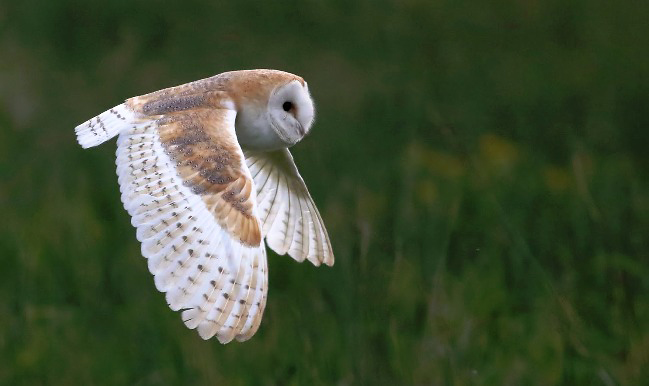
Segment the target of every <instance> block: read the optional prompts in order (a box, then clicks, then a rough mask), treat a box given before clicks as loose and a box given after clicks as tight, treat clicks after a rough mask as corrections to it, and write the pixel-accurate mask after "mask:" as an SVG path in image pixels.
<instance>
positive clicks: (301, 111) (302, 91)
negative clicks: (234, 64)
mask: <svg viewBox="0 0 649 386" xmlns="http://www.w3.org/2000/svg"><path fill="white" fill-rule="evenodd" d="M232 76H233V77H232V78H231V79H230V81H231V84H230V88H231V90H232V92H233V94H234V95H235V98H234V100H235V102H236V104H237V108H236V110H237V118H236V123H235V129H236V132H237V138H238V140H239V143H240V144H241V146H242V147H245V148H249V149H258V150H276V149H281V148H287V147H291V146H293V145H295V144H296V143H298V142H299V141H300V140H301V139H302V138H304V136H306V134H307V133H308V132H309V130H310V129H311V125H312V124H313V120H314V117H315V108H314V105H313V99H311V95H310V94H309V87H308V85H307V83H306V82H305V81H304V79H302V78H301V77H299V76H297V75H293V74H290V73H288V72H283V71H276V70H251V71H250V72H248V71H236V72H233V73H232Z"/></svg>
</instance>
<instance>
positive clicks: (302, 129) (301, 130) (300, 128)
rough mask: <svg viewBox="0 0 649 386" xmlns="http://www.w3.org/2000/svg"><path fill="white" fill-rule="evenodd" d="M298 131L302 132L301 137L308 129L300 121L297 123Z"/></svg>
mask: <svg viewBox="0 0 649 386" xmlns="http://www.w3.org/2000/svg"><path fill="white" fill-rule="evenodd" d="M297 133H298V134H300V137H304V135H305V134H306V130H304V127H303V126H302V125H301V124H300V123H298V124H297Z"/></svg>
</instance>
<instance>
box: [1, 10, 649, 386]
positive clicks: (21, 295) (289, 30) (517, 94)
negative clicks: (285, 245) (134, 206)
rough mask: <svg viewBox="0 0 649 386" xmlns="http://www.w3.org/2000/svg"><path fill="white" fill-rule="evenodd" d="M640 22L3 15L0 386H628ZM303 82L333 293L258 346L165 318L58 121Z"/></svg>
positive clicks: (277, 294) (648, 336) (238, 14)
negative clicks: (231, 86)
mask: <svg viewBox="0 0 649 386" xmlns="http://www.w3.org/2000/svg"><path fill="white" fill-rule="evenodd" d="M647 15H649V3H643V2H636V3H633V4H632V3H626V4H624V5H622V4H621V3H620V4H614V3H610V2H604V1H583V0H582V1H579V0H577V1H570V2H562V1H547V2H534V1H496V2H492V3H489V5H487V3H476V2H469V1H456V2H450V1H435V2H428V1H417V0H409V1H375V2H370V1H358V2H343V1H333V2H322V1H306V2H297V1H286V2H281V3H280V2H264V3H258V2H229V3H216V2H207V1H198V0H191V1H184V2H182V3H180V2H179V3H177V4H173V5H168V4H166V3H165V4H164V5H163V3H159V2H155V1H138V2H131V1H125V0H119V1H113V2H108V3H102V4H101V7H99V6H98V5H95V4H90V3H86V2H80V1H74V0H62V1H57V2H46V1H35V0H32V1H24V2H12V3H9V2H2V3H0V57H2V60H0V177H2V178H1V180H2V183H1V185H0V204H1V208H2V213H3V221H2V223H1V224H2V225H0V253H1V256H2V260H1V261H2V265H3V267H2V269H1V270H0V297H1V298H2V299H3V300H4V301H3V302H1V303H0V315H2V317H0V331H1V333H0V358H2V361H0V383H1V384H12V385H13V384H17V385H20V384H88V385H90V384H137V385H156V384H160V385H162V384H214V383H219V384H230V385H244V384H255V385H256V384H282V385H284V384H296V385H298V384H341V385H347V384H354V385H356V384H367V385H374V384H460V385H462V384H511V385H517V384H542V385H547V384H605V385H617V384H629V385H631V384H641V383H643V382H646V380H647V379H649V370H648V369H649V300H648V297H647V294H648V291H649V279H648V278H649V248H648V241H647V240H648V238H647V234H648V233H649V188H648V177H649V173H648V170H649V157H648V156H647V151H646V147H647V144H649V134H648V133H649V130H647V127H648V126H649V114H647V103H648V101H649V79H648V75H647V74H648V73H647V68H649V52H648V51H647V43H649V39H648V38H647V36H649V24H647V23H646V20H647ZM243 68H278V69H283V70H287V71H291V72H294V73H297V74H300V75H302V76H304V77H305V78H306V79H307V81H308V82H309V84H310V88H311V90H312V93H313V95H314V98H315V99H316V103H317V108H318V118H317V122H316V126H315V128H314V130H313V132H312V134H311V135H310V136H309V137H308V138H307V139H305V141H304V142H303V143H301V144H299V145H298V146H296V147H295V148H294V149H293V154H294V156H295V158H296V161H297V164H298V167H299V168H300V171H301V173H302V175H303V177H304V178H305V180H306V181H307V183H308V186H309V188H310V190H311V192H312V195H313V196H314V198H315V201H316V202H317V204H318V206H319V207H320V209H321V211H322V213H323V215H324V218H325V221H326V223H327V225H328V229H329V232H330V235H331V238H332V241H333V244H334V251H335V253H336V258H337V261H336V264H335V266H334V267H333V268H314V267H312V266H310V265H308V264H296V263H294V262H293V261H290V259H289V258H286V257H278V256H276V255H274V254H272V253H271V254H270V256H269V259H270V293H269V300H268V306H267V309H266V314H265V317H264V321H263V322H262V325H261V328H260V331H259V332H258V333H257V335H256V336H255V337H254V338H253V339H251V340H250V341H248V342H246V343H242V344H240V343H233V344H229V345H227V346H221V345H220V344H219V343H218V342H217V341H207V342H204V341H202V340H201V339H200V338H199V337H198V336H197V334H196V333H195V332H194V331H190V330H187V329H186V328H185V327H184V326H183V324H182V322H181V320H180V316H179V315H178V314H177V313H173V312H171V311H169V310H168V308H167V306H166V304H165V301H164V297H163V296H162V295H161V294H159V293H157V292H156V290H155V287H154V285H153V281H152V279H151V277H150V275H149V274H148V272H147V268H146V264H145V261H144V259H143V258H141V257H140V253H139V245H138V243H137V241H136V240H135V237H134V235H135V233H134V230H133V229H132V227H131V225H130V219H129V218H128V215H127V213H126V212H125V211H124V210H123V209H122V207H121V203H120V201H119V194H118V187H117V183H116V177H115V172H114V163H113V161H114V149H115V147H114V144H106V145H104V146H102V147H99V148H96V149H92V150H88V151H83V150H81V149H80V148H79V147H78V146H77V144H76V142H75V139H74V132H73V128H74V126H75V125H77V124H78V123H80V122H82V121H84V120H86V119H88V118H89V117H91V116H94V115H96V114H97V113H99V112H101V111H104V110H105V109H107V108H109V107H111V106H113V105H115V104H117V103H119V102H120V101H121V100H123V99H124V98H127V97H130V96H133V95H138V94H142V93H145V92H149V91H152V90H156V89H160V88H163V87H167V86H171V85H176V84H180V83H184V82H187V81H191V80H195V79H198V78H202V77H206V76H210V75H213V74H216V73H220V72H223V71H227V70H232V69H243Z"/></svg>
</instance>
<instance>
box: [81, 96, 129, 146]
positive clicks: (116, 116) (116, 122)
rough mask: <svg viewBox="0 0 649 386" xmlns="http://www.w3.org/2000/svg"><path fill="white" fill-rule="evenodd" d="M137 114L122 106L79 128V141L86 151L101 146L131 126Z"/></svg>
mask: <svg viewBox="0 0 649 386" xmlns="http://www.w3.org/2000/svg"><path fill="white" fill-rule="evenodd" d="M134 119H135V113H134V112H133V111H132V110H130V109H129V108H127V107H126V105H125V104H123V103H122V104H121V105H118V106H115V107H113V108H112V109H110V110H108V111H105V112H103V113H101V114H99V115H97V116H96V117H94V118H91V119H89V120H87V121H85V122H84V123H82V124H80V125H79V126H77V127H76V128H75V129H74V131H75V132H76V133H77V141H78V142H79V145H81V147H83V148H84V149H87V148H89V147H93V146H97V145H100V144H102V143H104V142H106V141H108V140H109V139H111V138H113V137H114V136H116V135H117V134H119V133H120V132H121V131H122V130H124V129H126V128H128V127H130V126H131V123H132V122H133V121H134Z"/></svg>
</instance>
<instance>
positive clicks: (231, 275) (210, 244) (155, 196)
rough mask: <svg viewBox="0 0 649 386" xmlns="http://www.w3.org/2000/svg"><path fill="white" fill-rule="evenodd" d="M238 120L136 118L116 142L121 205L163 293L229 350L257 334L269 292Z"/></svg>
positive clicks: (224, 115) (228, 116) (199, 114)
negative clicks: (238, 139)
mask: <svg viewBox="0 0 649 386" xmlns="http://www.w3.org/2000/svg"><path fill="white" fill-rule="evenodd" d="M235 116H236V114H235V112H234V111H232V110H226V109H220V110H219V109H217V110H212V111H211V112H207V111H203V110H201V109H198V110H191V111H189V110H187V111H179V112H174V113H172V114H160V115H154V116H146V115H145V114H141V113H139V114H137V117H138V118H137V119H135V120H133V121H132V122H131V124H130V126H129V127H128V129H125V130H123V131H122V132H121V134H120V136H119V138H118V141H117V143H118V149H117V161H116V163H117V174H118V180H119V184H120V191H121V193H122V201H123V203H124V207H125V208H126V210H127V211H128V212H129V214H131V216H132V223H133V225H134V226H135V227H136V228H137V233H136V234H137V238H138V240H139V241H141V242H142V254H143V255H144V257H146V258H147V260H148V267H149V270H150V271H151V273H152V274H153V275H154V277H155V284H156V287H157V289H158V290H160V291H161V292H165V293H166V299H167V302H168V304H169V306H170V307H171V309H173V310H180V311H182V318H183V321H184V322H185V324H186V325H187V326H188V327H189V328H195V329H197V330H198V332H199V334H200V336H201V337H202V338H204V339H208V338H210V337H212V336H214V335H216V336H217V338H218V339H219V341H221V342H222V343H227V342H229V341H231V340H232V339H237V340H240V341H241V340H246V339H248V338H250V337H251V336H252V335H253V334H254V333H255V331H256V330H257V328H258V327H259V323H260V321H261V315H262V313H263V309H264V307H265V304H266V293H267V267H266V252H265V248H264V245H263V244H262V243H261V242H260V241H261V238H260V226H259V223H258V220H257V216H256V211H257V209H256V191H255V190H254V189H253V181H252V178H251V176H250V173H249V171H248V169H247V167H245V164H244V163H243V154H242V152H241V150H240V148H239V147H238V145H236V137H235V135H234V119H235ZM216 135H218V137H215V136H216ZM219 151H220V153H219ZM217 153H218V154H217ZM215 154H216V155H215ZM219 157H220V158H219ZM237 160H239V162H238V164H237ZM217 169H218V170H217Z"/></svg>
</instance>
